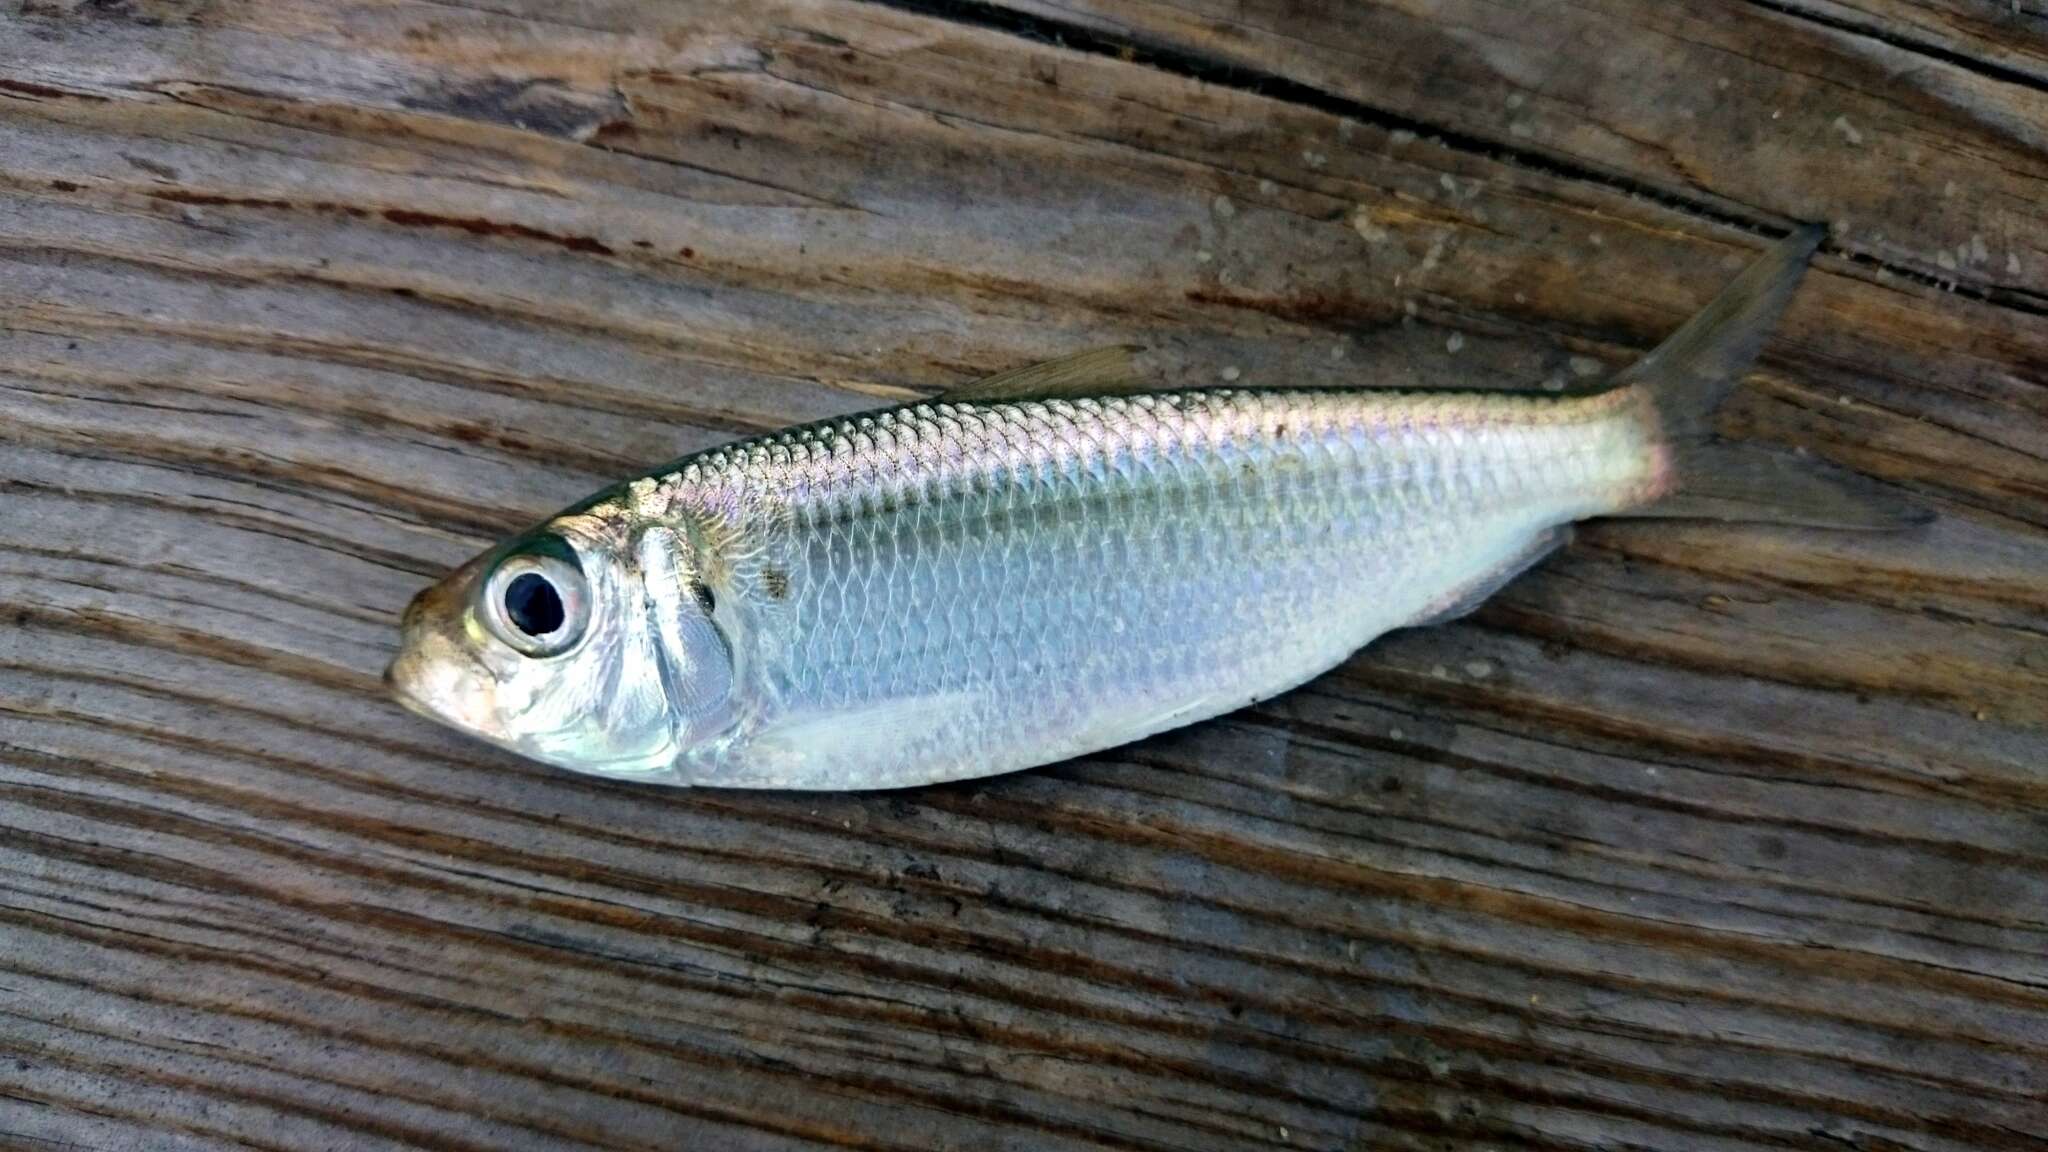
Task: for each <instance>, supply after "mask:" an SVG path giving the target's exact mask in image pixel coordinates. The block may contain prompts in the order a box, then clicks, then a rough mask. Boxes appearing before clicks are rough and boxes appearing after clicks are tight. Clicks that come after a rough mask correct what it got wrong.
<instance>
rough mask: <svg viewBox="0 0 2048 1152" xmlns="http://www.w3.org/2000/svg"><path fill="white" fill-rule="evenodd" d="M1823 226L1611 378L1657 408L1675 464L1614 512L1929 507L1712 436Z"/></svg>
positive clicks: (1893, 518) (1892, 513) (1895, 523)
mask: <svg viewBox="0 0 2048 1152" xmlns="http://www.w3.org/2000/svg"><path fill="white" fill-rule="evenodd" d="M1825 235H1826V230H1825V229H1823V228H1821V227H1819V226H1817V225H1812V226H1808V227H1806V228H1802V229H1800V230H1799V231H1797V232H1794V233H1793V234H1792V235H1791V236H1790V237H1788V238H1787V239H1785V240H1781V241H1779V242H1778V243H1777V244H1776V245H1774V246H1773V247H1772V248H1771V250H1770V251H1769V252H1768V253H1766V254H1765V255H1764V256H1763V257H1762V258H1761V259H1759V260H1757V262H1756V263H1754V264H1752V265H1750V266H1749V268H1748V269H1747V270H1746V271H1744V272H1743V273H1742V275H1740V276H1738V277H1736V278H1735V282H1734V283H1732V284H1730V285H1729V286H1728V287H1727V288H1725V289H1723V290H1722V292H1721V294H1720V295H1719V296H1717V297H1715V298H1714V302H1713V303H1711V304H1709V305H1707V306H1706V307H1705V308H1704V309H1702V310H1701V311H1700V313H1699V314H1698V315H1697V316H1694V317H1693V318H1692V319H1691V320H1688V321H1687V322H1686V324H1685V326H1684V327H1683V328H1680V329H1679V330H1678V331H1677V332H1674V333H1672V335H1671V337H1670V338H1669V339H1667V340H1665V341H1664V343H1662V344H1660V345H1658V346H1657V348H1656V350H1654V351H1652V352H1651V353H1650V354H1649V355H1647V356H1645V357H1643V358H1642V359H1641V360H1639V361H1637V362H1636V363H1635V364H1634V365H1632V366H1630V367H1629V368H1628V369H1626V370H1624V371H1623V372H1622V373H1621V375H1619V376H1617V377H1615V380H1614V386H1615V387H1616V388H1632V389H1635V390H1636V391H1638V392H1640V393H1641V394H1642V396H1643V398H1644V399H1645V400H1646V401H1647V402H1648V405H1649V408H1650V409H1651V411H1652V412H1654V414H1655V415H1654V420H1655V421H1656V425H1657V434H1658V436H1659V438H1660V439H1661V440H1662V442H1663V444H1664V447H1665V449H1666V450H1667V451H1668V453H1669V461H1670V465H1671V468H1672V470H1673V479H1672V480H1671V482H1670V491H1669V492H1668V494H1667V495H1665V496H1664V497H1662V498H1661V499H1659V500H1657V501H1655V502H1654V503H1651V504H1646V505H1643V506H1641V507H1639V508H1634V509H1631V510H1628V511H1624V512H1620V513H1616V515H1620V516H1631V517H1634V516H1642V517H1684V518H1688V519H1706V520H1744V521H1755V522H1760V523H1770V524H1798V525H1808V526H1811V527H1816V528H1846V529H1892V528H1905V527H1909V526H1911V525H1914V524H1922V523H1925V522H1927V521H1928V520H1930V519H1932V518H1933V517H1932V514H1931V513H1930V512H1928V511H1927V510H1926V509H1924V508H1921V507H1919V506H1917V505H1915V504H1913V503H1911V502H1910V501H1908V500H1906V499H1905V498H1903V497H1901V496H1900V495H1899V494H1898V493H1896V492H1894V491H1892V490H1890V489H1888V488H1886V487H1884V486H1883V485H1881V484H1878V483H1876V482H1874V481H1871V480H1868V479H1865V478H1864V477H1862V476H1858V475H1857V474H1855V473H1853V472H1847V471H1844V470H1842V469H1839V468H1835V467H1833V466H1831V465H1828V464H1823V463H1821V462H1820V461H1818V460H1814V459H1811V458H1809V457H1807V456H1805V455H1803V454H1800V453H1797V452H1792V451H1788V450H1786V449H1782V448H1777V447H1773V446H1770V445H1764V444H1737V443H1731V442H1728V441H1724V440H1719V439H1716V438H1715V437H1714V431H1713V429H1714V411H1715V409H1717V408H1719V407H1720V406H1721V402H1722V401H1723V400H1725V399H1727V398H1728V394H1729V393H1730V392H1731V391H1733V390H1734V388H1735V384H1736V382H1737V381H1739V380H1741V379H1742V376H1743V374H1744V373H1746V372H1747V371H1748V370H1749V367H1750V365H1751V364H1753V363H1754V362H1755V361H1756V356H1757V352H1758V351H1759V350H1760V349H1761V348H1762V347H1763V344H1764V341H1765V340H1766V339H1768V338H1769V337H1770V334H1771V330H1772V329H1773V328H1775V327H1776V326H1777V323H1778V318H1779V317H1780V316H1782V315H1783V314H1784V312H1785V305H1786V304H1788V303H1790V302H1791V299H1792V294H1793V292H1795V291H1796V290H1797V289H1798V287H1799V279H1800V277H1801V276H1802V275H1804V274H1805V272H1806V263H1807V261H1808V260H1809V259H1810V258H1811V257H1812V256H1813V251H1814V249H1815V248H1817V247H1818V246H1819V245H1820V242H1821V239H1822V237H1823V236H1825Z"/></svg>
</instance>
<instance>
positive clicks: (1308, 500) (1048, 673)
mask: <svg viewBox="0 0 2048 1152" xmlns="http://www.w3.org/2000/svg"><path fill="white" fill-rule="evenodd" d="M1823 235H1824V231H1823V230H1822V229H1820V228H1818V227H1808V228H1802V229H1800V230H1798V231H1796V232H1794V233H1793V234H1792V235H1791V236H1789V237H1787V238H1784V239H1783V240H1781V241H1779V242H1778V243H1776V244H1775V245H1774V246H1772V247H1771V248H1770V249H1769V250H1768V251H1767V252H1766V253H1765V254H1764V255H1763V256H1761V257H1760V258H1759V259H1757V260H1756V261H1755V263H1753V264H1752V265H1751V266H1750V267H1749V268H1748V269H1747V270H1746V271H1744V272H1743V273H1741V274H1740V275H1739V276H1738V277H1737V278H1736V279H1735V280H1734V281H1733V282H1732V283H1730V284H1729V285H1728V286H1727V287H1726V288H1725V289H1724V290H1723V291H1722V292H1721V294H1720V295H1719V296H1717V297H1716V298H1715V299H1714V300H1713V301H1712V302H1711V303H1709V304H1708V305H1707V307H1706V308H1705V309H1704V310H1702V311H1701V312H1700V313H1699V314H1698V315H1696V316H1695V317H1693V318H1692V319H1691V320H1689V321H1688V322H1687V323H1685V324H1684V326H1683V327H1681V328H1680V329H1679V330H1678V331H1677V332H1675V333H1674V334H1673V335H1671V336H1670V337H1669V338H1668V339H1667V340H1665V341H1664V343H1662V344H1660V345H1659V346H1658V347H1657V348H1656V349H1655V350H1653V351H1652V352H1650V353H1649V354H1648V355H1647V356H1645V357H1643V358H1642V359H1641V360H1639V361H1637V362H1636V363H1635V364H1633V365H1632V366H1630V367H1628V368H1627V369H1625V370H1623V371H1621V372H1620V373H1619V374H1617V375H1616V376H1614V377H1613V378H1612V379H1610V380H1607V381H1605V382H1604V383H1603V384H1601V385H1599V386H1597V387H1593V388H1588V389H1585V390H1583V391H1580V392H1576V393H1569V394H1563V393H1544V392H1514V391H1500V390H1494V391H1477V390H1475V391H1453V392H1428V391H1402V390H1387V389H1376V388H1372V387H1360V388H1349V389H1332V388H1270V389H1262V388H1250V387H1243V388H1240V387H1219V388H1188V389H1162V388H1158V387H1154V386H1149V385H1147V384H1146V383H1145V382H1144V380H1143V379H1142V378H1141V375H1140V374H1139V373H1138V372H1137V371H1136V370H1135V369H1134V368H1133V365H1134V363H1135V361H1134V359H1133V356H1132V353H1133V351H1134V350H1133V349H1132V348H1129V347H1126V346H1118V347H1112V348H1105V349H1092V350H1090V351H1087V352H1083V353H1081V354H1079V355H1075V356H1069V357H1066V358H1064V359H1060V360H1055V361H1051V362H1048V363H1045V364H1040V365H1035V366H1032V367H1029V368H1025V369H1021V370H1017V371H1013V372H1008V373H1004V374H1002V375H998V376H994V377H990V378H988V379H985V380H981V381H978V382H975V383H971V384H968V385H965V386H963V387H961V388H958V389H955V390H953V391H952V392H949V393H946V394H944V395H941V396H938V397H936V398H933V399H930V400H924V401H920V402H916V403H910V404H905V405H901V406H897V407H893V408H889V409H885V410H878V411H871V412H865V413H859V414H855V415H849V416H845V417H841V418H836V419H829V420H825V421H822V422H818V423H813V424H809V425H807V426H803V427H798V428H792V429H789V430H785V431H781V432H775V433H771V434H767V435H763V436H757V437H754V438H751V439H744V440H740V441H737V442H734V443H729V444H725V445H722V446H718V447H713V448H710V449H708V450H706V451H703V452H700V453H697V454H695V455H692V456H689V457H686V458H684V459H682V460H680V461H677V462H675V463H673V464H669V465H666V466H664V467H661V468H658V469H655V470H652V471H649V472H647V473H645V474H642V475H639V476H635V477H633V478H631V479H628V480H626V481H624V482H622V483H619V484H617V485H615V486H613V487H611V488H608V489H606V490H604V491H602V492H599V493H597V494H596V495H594V496H592V497H590V498H589V499H587V500H584V501H582V502H581V503H579V504H577V505H575V506H573V507H571V508H568V509H566V510H564V511H563V512H561V513H560V514H558V515H555V516H552V517H550V518H548V519H547V520H546V521H544V522H542V523H540V524H538V525H536V526H535V527H533V528H531V529H530V530H528V531H525V532H522V533H520V534H518V535H516V536H514V537H512V538H511V539H509V540H506V541H505V542H503V543H501V544H500V545H498V546H497V547H495V548H492V549H490V550H489V551H487V552H485V553H483V554H482V555H480V556H478V557H476V558H475V559H473V560H471V561H469V562H468V563H467V564H464V565H463V566H462V567H460V568H459V569H457V570H456V571H454V572H453V573H452V574H450V575H449V576H448V577H447V578H445V579H444V580H442V581H440V582H439V583H437V584H435V585H434V586H433V587H431V588H429V589H427V590H426V591H425V592H423V593H421V594H420V595H419V596H418V597H417V598H415V599H414V600H413V602H412V603H411V604H410V605H409V606H408V607H407V608H406V610H405V614H404V618H403V623H402V628H401V641H400V648H399V652H398V654H397V656H396V658H395V659H394V660H393V661H392V663H391V665H390V668H389V670H388V671H387V673H386V679H387V681H388V683H389V684H390V685H391V688H392V690H393V692H394V693H395V694H396V696H397V697H398V699H399V700H400V701H401V702H402V703H403V704H404V705H406V706H407V707H408V708H410V709H412V710H414V711H416V712H418V713H421V714H423V715H425V716H427V717H429V718H431V719H433V720H436V721H439V722H441V723H443V724H446V725H449V726H452V727H454V728H455V729H458V730H460V731H462V732H465V733H468V734H470V735H471V736H474V737H478V738H481V739H483V740H485V741H488V742H490V743H492V744H496V745H498V746H501V747H503V748H506V749H510V750H511V751H513V752H515V753H518V754H520V755H522V756H524V757H527V758H530V759H533V760H537V761H540V762H543V763H546V764H550V765H554V766H557V767H559V768H563V769H569V770H572V771H575V772H581V773H588V774H592V775H596V776H602V777H608V778H613V779H619V780H630V781H640V782H645V783H651V784H663V785H692V786H702V787H727V788H764V789H806V790H866V789H881V788H902V787H911V786H917V785H925V784H934V783H938V782H942V781H950V780H961V779H968V778H974V777H983V776H991V775H995V774H998V773H1005V772H1012V771H1017V770H1020V769H1026V768H1031V767H1036V766H1040V765H1045V764H1051V763H1056V762H1059V761H1064V760H1069V759H1072V758H1075V757H1080V756H1085V755H1088V754H1091V753H1097V752H1101V751H1104V750H1107V749H1111V748H1115V747H1118V746H1121V745H1124V744H1128V743H1130V742H1132V741H1136V740H1140V739H1143V738H1145V737H1148V736H1152V735H1154V734H1157V733H1160V732H1164V731H1167V730H1169V729H1174V728H1179V727H1182V726H1185V725H1190V724H1194V723H1196V722H1198V721H1201V720H1206V719H1209V718H1212V717H1216V716H1219V715H1222V714H1224V713H1228V712H1231V711H1233V710H1236V709H1240V708H1244V707H1246V706H1247V705H1250V704H1254V703H1256V702H1258V701H1261V700H1266V699H1269V698H1271V697H1274V696H1277V695H1279V694H1281V693H1284V692H1286V691H1288V690H1290V689H1292V688H1295V687H1296V686H1298V685H1301V684H1303V683H1304V682H1306V681H1308V680H1310V679H1312V678H1314V677H1316V676H1318V675H1321V674H1322V673H1324V672H1326V671H1328V670H1330V669H1331V668H1333V667H1335V666H1336V665H1338V664H1339V663H1341V662H1343V661H1345V660H1347V659H1349V658H1350V657H1351V656H1352V654H1353V653H1355V652H1357V651H1358V650H1360V649H1361V648H1364V647H1366V646H1367V645H1368V644H1370V643H1371V642H1372V641H1373V640H1374V639H1376V638H1378V637H1379V636H1381V635H1383V634H1385V633H1387V632H1389V631H1392V630H1395V629H1402V628H1417V627H1424V626H1429V625H1434V624H1441V623H1444V622H1446V621H1450V620H1455V619H1457V618H1459V617H1461V616H1463V615H1465V614H1466V613H1468V612H1470V611H1472V610H1473V609H1474V608H1476V607H1477V606H1478V605H1480V604H1481V603H1483V602H1484V601H1485V600H1486V599H1487V598H1488V597H1490V596H1492V595H1493V594H1494V593H1495V592H1497V591H1498V590H1500V589H1501V588H1502V587H1503V586H1504V585H1506V584H1507V583H1508V582H1510V581H1512V580H1513V579H1515V578H1516V577H1517V576H1518V575H1520V574H1521V573H1523V572H1524V571H1526V570H1528V569H1529V568H1530V567H1531V566H1532V565H1534V564H1536V563H1537V562H1538V561H1540V560H1542V559H1543V558H1544V557H1546V556H1548V555H1550V554H1551V553H1553V552H1555V551H1556V550H1557V549H1559V548H1560V547H1562V546H1564V544H1565V543H1566V542H1567V541H1568V540H1569V539H1570V537H1571V533H1572V525H1574V524H1575V523H1577V522H1579V521H1582V520H1588V519H1593V518H1601V517H1624V518H1626V517H1635V518H1697V519H1707V520H1719V521H1730V522H1751V523H1767V524H1779V525H1792V526H1801V527H1807V528H1813V529H1837V530H1889V529H1898V528H1904V527H1908V526H1910V525H1912V524H1916V523H1922V522H1924V521H1925V520H1926V519H1927V518H1928V517H1927V514H1926V513H1925V512H1924V511H1923V510H1921V509H1919V508H1917V507H1915V506H1914V504H1913V503H1912V502H1911V501H1908V500H1906V499H1905V498H1904V497H1902V496H1901V495H1900V494H1898V493H1897V492H1895V491H1893V490H1891V489H1889V488H1887V487H1885V486H1884V485H1882V484H1879V483H1877V482H1876V481H1873V480H1870V479H1868V478H1865V477H1861V476H1858V475H1856V474H1854V473H1851V472H1847V471H1844V470H1840V469H1836V468H1833V467H1831V466H1828V465H1825V464H1822V463H1821V462H1819V461H1817V460H1815V459H1813V458H1811V457H1810V456H1808V455H1807V454H1805V453H1801V452H1798V451H1796V450H1788V449H1784V448H1780V447H1775V446H1769V445H1764V444H1756V443H1743V442H1738V441H1730V440H1726V439H1723V438H1720V437H1718V436H1716V435H1715V433H1714V427H1713V424H1714V413H1715V410H1716V409H1717V408H1718V407H1719V406H1720V405H1721V402H1722V401H1723V399H1725V398H1726V397H1727V396H1728V395H1729V393H1730V392H1731V391H1732V390H1733V388H1734V386H1735V384H1736V383H1737V381H1738V380H1739V379H1740V378H1741V377H1742V376H1743V375H1744V374H1745V373H1746V372H1747V371H1748V369H1749V368H1750V366H1751V365H1752V363H1753V362H1754V360H1755V359H1756V357H1757V355H1758V353H1759V351H1760V349H1761V348H1762V346H1763V344H1764V342H1765V341H1766V339H1767V338H1768V336H1769V334H1770V333H1771V332H1772V330H1773V329H1774V328H1775V326H1776V324H1777V322H1778V320H1779V317H1780V315H1781V314H1782V313H1783V311H1784V310H1785V308H1786V306H1787V304H1788V302H1789V301H1790V300H1791V299H1792V297H1793V295H1794V292H1795V290H1796V288H1797V286H1798V284H1799V281H1800V278H1801V276H1802V274H1803V272H1804V270H1805V268H1806V266H1807V264H1808V263H1809V261H1810V258H1811V256H1812V254H1813V252H1814V250H1815V248H1816V247H1817V245H1818V244H1819V242H1820V239H1821V237H1822V236H1823Z"/></svg>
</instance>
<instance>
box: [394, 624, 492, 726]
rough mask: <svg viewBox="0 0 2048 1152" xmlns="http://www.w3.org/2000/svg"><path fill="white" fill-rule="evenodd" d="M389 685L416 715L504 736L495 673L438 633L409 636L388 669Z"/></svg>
mask: <svg viewBox="0 0 2048 1152" xmlns="http://www.w3.org/2000/svg"><path fill="white" fill-rule="evenodd" d="M384 687H385V690H386V691H387V692H389V693H390V695H391V698H392V699H394V700H396V701H397V702H398V703H399V705H400V706H401V707H403V708H404V709H405V710H406V711H408V712H411V713H413V714H414V715H416V716H422V717H425V718H426V719H428V720H432V721H434V722H435V723H437V724H445V725H448V726H449V727H451V728H457V729H460V730H462V731H464V732H468V733H471V734H472V735H476V736H481V737H483V738H485V739H497V738H498V736H499V725H498V723H497V707H496V700H495V693H494V692H493V690H492V689H493V685H492V683H491V681H490V679H489V677H488V676H486V675H485V674H484V672H483V670H482V669H481V668H479V667H477V666H476V665H475V663H474V662H472V661H470V660H469V659H467V658H466V657H465V656H464V654H463V653H461V652H460V651H458V650H456V649H455V647H454V646H453V645H451V644H449V643H447V642H446V641H445V640H442V639H441V638H440V637H438V636H437V635H436V634H433V633H429V634H427V635H425V636H420V637H414V638H410V639H408V640H407V641H406V643H405V644H404V645H403V646H402V647H401V648H400V649H399V651H398V655H397V656H396V657H394V658H393V659H392V661H391V663H390V664H389V665H388V666H386V667H385V669H384Z"/></svg>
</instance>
